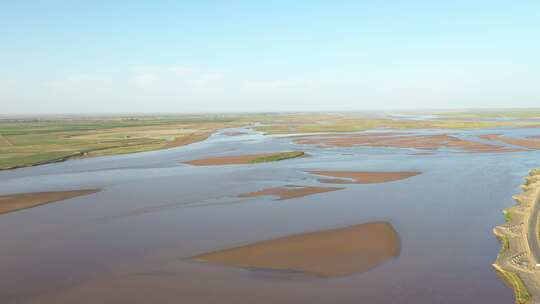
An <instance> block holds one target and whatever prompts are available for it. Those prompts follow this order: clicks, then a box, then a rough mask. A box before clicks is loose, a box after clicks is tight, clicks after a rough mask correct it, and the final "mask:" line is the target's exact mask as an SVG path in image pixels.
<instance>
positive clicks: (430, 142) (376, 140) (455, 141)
mask: <svg viewBox="0 0 540 304" xmlns="http://www.w3.org/2000/svg"><path fill="white" fill-rule="evenodd" d="M295 143H297V144H312V145H320V146H328V147H356V146H366V147H391V148H415V149H424V150H435V149H440V148H451V149H458V150H462V151H466V152H513V151H516V150H517V149H512V148H508V147H503V146H498V145H495V144H493V145H491V144H485V143H480V142H474V141H467V140H463V139H459V138H457V137H454V136H451V135H448V134H439V135H402V134H400V135H396V134H395V133H370V134H351V135H349V136H321V137H303V138H299V139H295Z"/></svg>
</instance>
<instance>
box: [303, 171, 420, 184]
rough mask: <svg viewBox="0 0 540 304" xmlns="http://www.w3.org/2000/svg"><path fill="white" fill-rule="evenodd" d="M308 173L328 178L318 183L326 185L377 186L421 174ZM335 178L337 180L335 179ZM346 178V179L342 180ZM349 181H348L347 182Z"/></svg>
mask: <svg viewBox="0 0 540 304" xmlns="http://www.w3.org/2000/svg"><path fill="white" fill-rule="evenodd" d="M308 173H311V174H316V175H323V176H330V177H334V178H321V179H319V182H321V183H326V184H378V183H388V182H393V181H398V180H402V179H406V178H409V177H413V176H416V175H419V174H421V172H412V171H411V172H409V171H404V172H358V171H308ZM335 177H337V178H335ZM343 178H346V179H343ZM347 179H350V180H347Z"/></svg>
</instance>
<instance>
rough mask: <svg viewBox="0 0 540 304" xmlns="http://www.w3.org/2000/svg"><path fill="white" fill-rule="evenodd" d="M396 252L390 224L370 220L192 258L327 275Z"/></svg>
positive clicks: (354, 270)
mask: <svg viewBox="0 0 540 304" xmlns="http://www.w3.org/2000/svg"><path fill="white" fill-rule="evenodd" d="M399 251H400V241H399V236H398V234H397V233H396V231H395V230H394V228H393V227H392V225H391V224H390V223H388V222H372V223H366V224H360V225H356V226H351V227H347V228H341V229H334V230H326V231H319V232H311V233H305V234H300V235H293V236H288V237H283V238H278V239H274V240H269V241H263V242H260V243H256V244H252V245H247V246H242V247H237V248H232V249H226V250H221V251H217V252H213V253H209V254H204V255H200V256H196V257H194V258H193V259H194V260H196V261H199V262H210V263H217V264H222V265H228V266H236V267H253V268H260V269H272V270H286V271H300V272H304V273H308V274H312V275H317V276H324V277H331V276H343V275H349V274H353V273H359V272H364V271H367V270H369V269H371V268H374V267H376V266H378V265H379V264H381V263H383V262H385V261H387V260H389V259H391V258H394V257H397V256H398V255H399Z"/></svg>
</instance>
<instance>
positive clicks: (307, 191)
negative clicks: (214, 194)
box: [240, 186, 345, 200]
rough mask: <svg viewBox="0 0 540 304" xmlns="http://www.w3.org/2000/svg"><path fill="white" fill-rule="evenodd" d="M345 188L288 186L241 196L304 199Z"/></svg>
mask: <svg viewBox="0 0 540 304" xmlns="http://www.w3.org/2000/svg"><path fill="white" fill-rule="evenodd" d="M342 189H345V188H335V187H305V186H286V187H274V188H267V189H263V190H259V191H255V192H250V193H245V194H241V195H240V197H257V196H267V195H269V196H276V197H278V200H286V199H291V198H296V197H303V196H308V195H312V194H317V193H324V192H331V191H337V190H342Z"/></svg>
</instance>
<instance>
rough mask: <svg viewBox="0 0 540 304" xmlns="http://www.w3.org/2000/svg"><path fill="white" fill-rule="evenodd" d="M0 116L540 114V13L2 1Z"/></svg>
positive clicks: (421, 6) (459, 6) (535, 8)
mask: <svg viewBox="0 0 540 304" xmlns="http://www.w3.org/2000/svg"><path fill="white" fill-rule="evenodd" d="M0 37H1V39H0V102H1V108H0V109H1V110H0V114H12V113H77V112H82V113H88V112H93V113H95V112H204V111H211V112H220V111H298V110H309V111H326V110H372V109H408V108H464V107H468V108H481V107H483V108H485V107H534V106H540V59H539V58H540V2H539V1H532V0H531V1H527V0H524V1H521V0H520V1H497V0H492V1H484V0H478V1H474V0H469V1H463V0H455V1H442V0H441V1H435V0H431V1H420V0H410V1H391V0H388V1H374V0H373V1H300V0H298V1H2V2H1V3H0Z"/></svg>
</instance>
